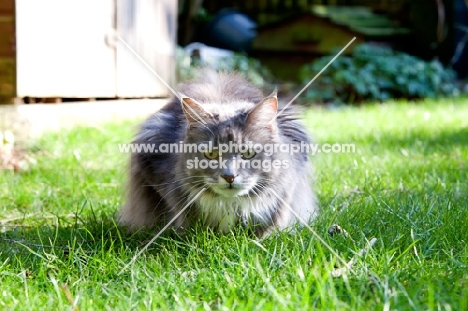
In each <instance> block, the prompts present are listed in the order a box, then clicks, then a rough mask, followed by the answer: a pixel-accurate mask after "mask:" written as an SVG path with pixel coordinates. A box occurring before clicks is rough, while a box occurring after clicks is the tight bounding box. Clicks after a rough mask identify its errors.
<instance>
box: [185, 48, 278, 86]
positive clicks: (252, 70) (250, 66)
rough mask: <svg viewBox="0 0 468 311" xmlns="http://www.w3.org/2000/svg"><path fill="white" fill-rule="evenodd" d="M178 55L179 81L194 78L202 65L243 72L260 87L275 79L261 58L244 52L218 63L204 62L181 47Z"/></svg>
mask: <svg viewBox="0 0 468 311" xmlns="http://www.w3.org/2000/svg"><path fill="white" fill-rule="evenodd" d="M176 57H177V68H176V70H177V80H178V81H184V80H190V79H193V78H194V77H195V76H196V75H197V72H198V70H199V69H200V68H202V67H210V68H212V69H216V70H223V71H238V72H241V73H242V74H244V75H245V77H246V78H247V79H248V80H249V81H250V82H251V83H253V84H254V85H256V86H258V87H262V86H264V85H265V84H266V83H267V82H270V81H272V80H273V76H272V74H271V72H270V71H269V70H268V69H267V68H265V67H263V66H262V64H261V63H260V61H259V60H257V59H255V58H251V57H248V56H247V55H245V54H242V53H234V55H233V56H232V57H224V58H222V59H221V60H220V61H219V62H218V63H217V64H216V65H214V64H202V63H201V62H200V60H199V59H197V58H194V57H190V55H188V54H187V53H186V52H185V51H184V49H183V48H181V47H179V48H178V49H177V56H176Z"/></svg>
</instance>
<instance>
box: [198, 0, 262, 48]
mask: <svg viewBox="0 0 468 311" xmlns="http://www.w3.org/2000/svg"><path fill="white" fill-rule="evenodd" d="M256 27H257V24H256V23H255V22H254V21H253V20H252V19H250V18H249V17H248V16H247V15H245V14H242V13H240V12H238V11H235V10H232V9H224V10H221V11H219V12H218V13H217V14H216V15H215V17H214V18H213V19H212V20H211V21H210V22H209V23H208V25H207V26H206V30H205V32H204V33H203V34H202V35H201V38H200V39H201V41H202V42H203V43H205V44H207V45H210V46H215V47H219V48H223V49H228V50H233V51H237V52H247V51H248V50H249V49H250V45H251V43H252V40H253V39H254V38H255V36H256V35H257V31H256Z"/></svg>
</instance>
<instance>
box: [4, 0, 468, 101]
mask: <svg viewBox="0 0 468 311" xmlns="http://www.w3.org/2000/svg"><path fill="white" fill-rule="evenodd" d="M353 37H356V40H355V41H354V43H353V44H352V45H351V46H350V47H349V48H348V49H347V50H346V51H345V52H344V55H342V56H341V57H340V58H338V59H337V61H335V62H334V63H333V64H332V65H331V66H330V68H328V69H327V70H326V71H325V72H324V73H323V74H322V76H321V77H320V78H319V79H318V80H317V81H316V83H314V85H313V86H312V87H311V88H310V89H308V91H307V92H306V93H305V94H304V96H302V97H301V100H300V101H301V102H303V103H306V104H308V103H312V102H313V103H340V104H358V103H362V102H364V101H368V100H370V101H383V100H387V99H389V98H406V99H415V98H425V97H447V96H449V97H450V96H459V95H460V94H461V93H463V92H464V91H465V90H466V83H465V82H464V81H465V79H466V78H467V76H468V46H467V41H468V0H288V1H286V0H256V1H247V0H228V1H215V0H179V1H172V0H157V1H156V0H138V1H136V0H102V1H92V0H80V1H78V0H67V1H58V0H43V1H34V0H16V1H15V0H0V103H4V104H7V103H19V104H21V103H57V102H67V101H78V100H95V99H97V100H101V99H118V98H159V97H167V96H170V95H171V93H170V92H169V91H168V89H167V87H166V86H165V85H164V83H162V82H161V80H160V79H158V77H156V76H155V75H154V74H153V73H152V72H151V70H153V71H154V72H156V73H158V74H159V75H160V77H161V78H162V79H163V80H164V81H166V82H167V83H168V84H169V85H171V86H174V85H176V83H177V81H181V80H185V79H190V78H192V77H193V76H194V75H196V69H197V68H198V67H202V66H204V67H206V66H208V67H212V68H215V69H222V70H238V71H241V72H243V73H244V74H246V75H247V76H248V78H249V79H250V80H251V81H252V82H253V83H255V84H257V85H258V86H260V87H265V88H266V89H271V88H272V86H273V85H276V86H279V88H280V92H283V93H285V94H288V93H290V94H293V93H294V92H296V91H297V90H298V89H300V87H302V86H303V85H304V84H305V83H307V82H308V81H310V79H311V78H313V77H314V76H315V74H316V73H317V72H318V71H320V69H321V68H323V66H325V65H326V64H327V63H328V61H329V60H330V59H331V57H332V56H334V55H336V53H337V52H338V51H339V50H340V49H341V48H342V47H344V46H345V45H346V44H347V43H348V42H349V41H350V40H351V39H352V38H353ZM119 38H121V39H122V40H120V39H119ZM123 42H125V43H126V44H128V45H125V44H124V43H123ZM132 50H133V51H132ZM136 55H138V56H136ZM139 57H141V59H139ZM141 60H144V61H145V62H146V64H143V63H142V61H141ZM148 67H149V68H150V69H149V68H148Z"/></svg>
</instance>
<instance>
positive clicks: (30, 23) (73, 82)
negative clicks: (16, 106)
mask: <svg viewBox="0 0 468 311" xmlns="http://www.w3.org/2000/svg"><path fill="white" fill-rule="evenodd" d="M176 23H177V1H173V0H158V1H154V0H99V1H95V0H41V1H37V0H16V1H15V0H0V103H8V102H13V99H16V101H17V102H22V99H24V98H33V99H35V98H36V99H38V100H40V101H47V100H48V101H60V100H61V99H62V98H72V99H75V98H141V97H165V96H168V95H169V93H168V90H167V88H166V87H165V86H164V84H163V83H161V82H160V81H159V80H158V78H157V77H155V76H154V75H153V74H152V73H151V71H150V70H149V69H148V68H146V67H145V66H144V65H143V64H142V62H141V61H139V60H138V58H137V57H136V56H135V55H133V54H132V52H131V51H130V50H129V49H128V48H127V47H126V46H125V45H123V44H122V43H121V42H120V41H119V40H117V39H116V38H117V36H120V37H121V38H122V39H123V40H125V41H126V42H127V43H128V44H129V45H130V46H131V47H132V48H133V49H134V50H135V51H136V52H137V53H138V54H139V55H140V56H141V57H142V58H143V59H144V60H145V61H146V62H147V63H148V64H149V65H150V67H151V68H152V69H153V70H154V71H155V72H157V73H158V74H159V75H160V76H161V77H162V78H163V79H164V80H165V81H166V82H167V83H168V84H173V83H174V82H175V50H176V29H177V28H176V27H177V25H176Z"/></svg>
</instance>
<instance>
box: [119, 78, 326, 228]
mask: <svg viewBox="0 0 468 311" xmlns="http://www.w3.org/2000/svg"><path fill="white" fill-rule="evenodd" d="M179 93H180V94H181V100H180V99H177V98H175V99H173V100H172V101H170V102H169V103H168V104H167V105H165V106H164V107H163V108H162V109H161V110H160V111H158V112H156V113H155V114H153V115H152V116H150V117H149V118H148V119H147V120H146V121H145V122H144V123H143V124H142V126H141V128H140V130H139V133H138V134H137V135H136V137H135V140H134V141H133V144H147V145H150V146H153V147H154V148H155V149H157V150H159V152H133V153H132V155H131V160H130V177H129V187H128V193H127V198H126V203H125V205H124V207H123V208H122V210H121V212H120V214H119V216H118V220H119V222H120V224H122V225H124V226H127V227H129V228H130V229H131V230H135V229H138V228H143V227H147V228H152V227H153V226H155V225H164V224H167V223H168V222H170V221H171V220H172V221H173V223H172V225H173V226H174V227H175V228H177V229H182V228H186V227H188V226H190V225H192V224H194V223H196V222H201V223H203V224H204V225H206V226H209V227H212V228H215V229H218V230H219V231H221V232H228V231H230V230H231V229H233V228H234V227H236V226H245V227H248V228H251V229H252V230H253V231H254V232H255V234H256V235H257V236H259V237H262V236H266V235H268V234H270V233H271V232H272V231H273V230H274V229H275V228H278V229H285V228H289V227H291V226H293V225H294V224H296V223H298V222H299V220H300V222H309V221H311V220H313V218H315V216H316V214H317V211H318V208H317V202H316V199H315V196H314V194H313V191H312V189H311V174H310V159H309V155H308V153H307V151H304V150H302V151H299V152H289V151H284V149H282V150H283V151H280V150H276V152H272V151H271V149H270V150H267V148H266V147H267V146H269V147H271V146H281V145H283V146H296V147H298V146H299V145H300V144H301V143H302V144H304V143H310V139H309V137H308V135H307V133H306V130H305V128H304V127H303V126H302V125H301V124H300V123H299V121H298V120H297V117H296V114H295V113H294V112H293V111H292V110H291V109H286V110H284V111H283V112H282V113H280V114H279V115H278V116H277V117H276V115H277V112H278V111H279V110H278V100H277V97H276V94H271V95H270V96H267V97H264V95H263V94H262V92H261V91H260V90H259V89H258V88H256V87H254V86H253V85H251V84H250V83H249V82H247V81H246V80H245V79H244V78H243V77H242V76H241V75H239V74H237V73H225V72H216V71H203V72H202V77H201V78H199V79H198V80H195V81H193V82H189V83H185V84H182V85H180V88H179ZM170 144H172V146H174V148H175V147H177V146H176V145H178V146H180V149H179V150H177V152H176V150H175V149H173V150H172V152H164V151H167V150H165V149H164V148H167V146H169V145H170ZM182 146H196V148H192V149H191V150H188V151H187V150H185V152H181V151H184V150H182V149H183V148H182ZM207 146H209V148H207ZM226 146H229V150H226ZM242 146H243V147H244V148H243V149H242V148H240V147H242ZM236 147H238V148H236ZM254 147H255V148H254ZM184 148H185V147H184ZM222 148H224V150H221V149H222ZM262 148H264V150H262ZM161 150H162V151H163V152H161ZM267 151H268V152H267ZM202 163H203V164H204V165H202ZM188 203H190V204H188ZM187 204H188V205H187ZM185 207H186V209H184V210H182V209H183V208H185ZM298 218H300V219H298Z"/></svg>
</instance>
